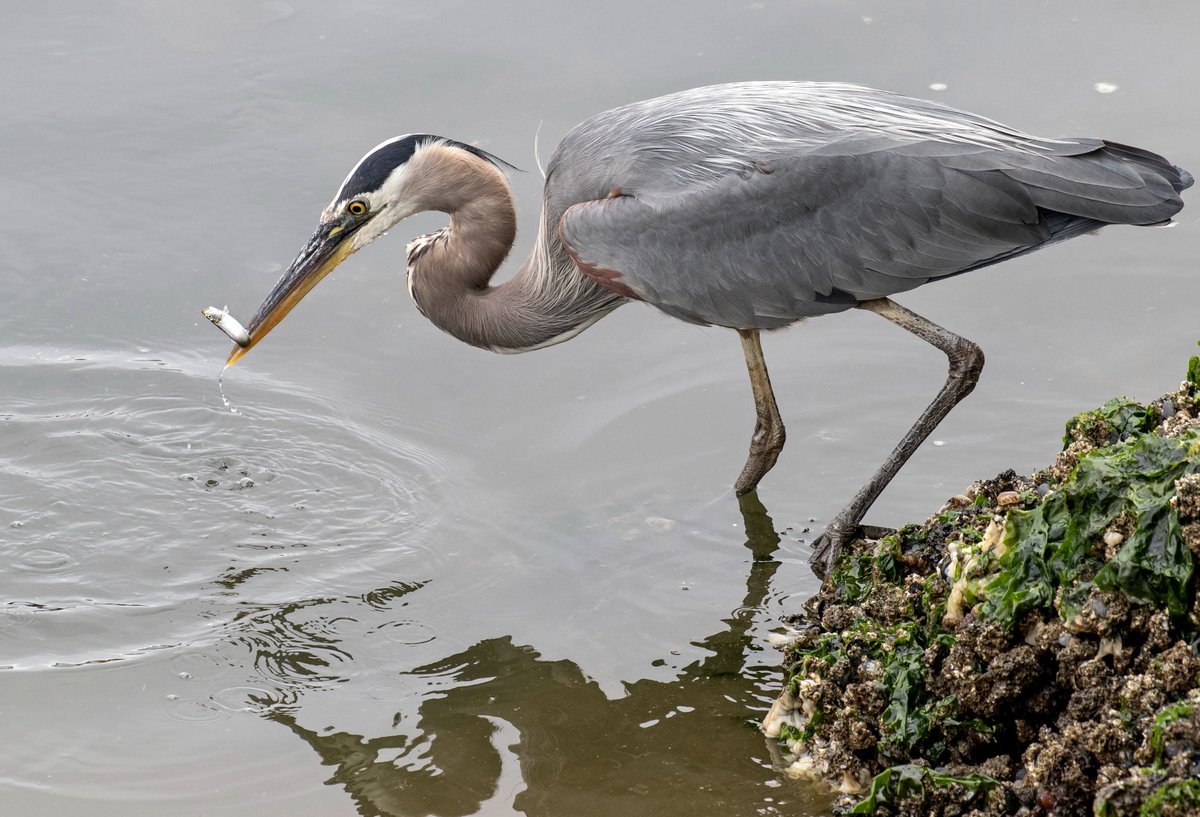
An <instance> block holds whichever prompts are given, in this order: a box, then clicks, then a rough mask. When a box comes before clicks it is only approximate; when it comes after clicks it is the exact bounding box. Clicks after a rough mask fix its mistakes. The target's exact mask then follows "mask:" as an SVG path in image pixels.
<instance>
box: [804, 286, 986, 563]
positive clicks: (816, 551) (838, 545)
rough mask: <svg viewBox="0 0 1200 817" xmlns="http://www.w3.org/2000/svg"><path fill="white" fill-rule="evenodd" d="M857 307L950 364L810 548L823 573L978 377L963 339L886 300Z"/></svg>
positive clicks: (976, 353)
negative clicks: (938, 385) (926, 402)
mask: <svg viewBox="0 0 1200 817" xmlns="http://www.w3.org/2000/svg"><path fill="white" fill-rule="evenodd" d="M858 306H859V308H860V309H866V310H869V311H871V312H874V313H875V314H877V315H882V316H883V317H885V318H887V319H888V320H889V321H891V322H892V323H894V324H896V325H898V326H901V327H903V328H904V329H907V330H908V331H909V332H912V333H913V334H914V335H916V336H917V337H919V338H921V339H922V340H925V341H928V342H929V343H932V344H933V345H934V346H936V347H937V348H939V349H941V350H942V351H943V352H945V353H946V357H947V358H949V359H950V372H949V374H947V375H946V383H945V384H944V385H943V386H942V390H941V391H939V392H938V393H937V397H934V398H933V402H932V403H930V404H929V407H928V408H927V409H925V412H924V413H923V414H922V415H921V416H920V417H918V418H917V421H916V422H915V423H913V426H912V428H910V429H909V430H908V433H907V434H905V435H904V439H902V440H901V441H900V444H899V445H897V446H896V448H895V450H894V451H892V453H891V454H889V455H888V458H887V459H886V460H884V461H883V465H881V466H879V470H878V471H876V472H875V475H874V476H873V477H871V479H870V480H869V481H868V482H867V484H866V485H864V486H863V487H862V488H860V489H859V491H858V493H857V494H855V495H854V498H853V499H851V500H850V504H849V505H847V506H846V507H844V508H842V510H841V511H839V512H838V515H837V516H835V517H834V518H833V521H831V522H830V523H829V526H828V527H827V528H825V532H824V533H822V534H821V535H820V536H819V537H818V538H817V540H816V542H814V543H813V553H812V556H811V557H810V561H811V562H813V563H814V564H816V563H818V562H824V563H825V566H826V567H830V566H832V565H833V563H834V561H835V560H836V559H837V557H838V554H839V553H840V552H841V549H842V546H843V545H845V544H846V543H847V542H849V541H850V539H851V538H852V537H853V536H854V533H855V530H856V529H857V528H858V526H859V523H860V522H861V521H862V518H863V516H864V515H865V514H866V512H867V509H868V508H870V507H871V504H872V503H873V502H874V501H875V499H876V498H877V497H878V496H879V494H880V493H882V491H883V489H884V488H886V487H887V484H888V483H889V482H891V481H892V477H894V476H896V472H897V471H899V470H900V468H901V467H902V466H903V465H904V463H906V462H907V461H908V458H909V457H911V456H912V454H913V452H914V451H916V450H917V446H919V445H920V444H921V443H922V442H924V440H925V438H926V437H928V436H929V434H930V433H931V432H932V431H933V430H934V429H935V428H936V427H937V425H938V423H940V422H941V421H942V420H943V419H944V418H945V416H946V415H947V414H949V413H950V410H951V409H952V408H954V407H955V406H956V405H958V403H959V401H961V400H962V399H963V398H964V397H966V396H967V395H968V394H970V393H971V390H972V389H974V388H975V384H976V383H977V382H978V381H979V373H980V372H981V371H983V351H982V350H981V349H980V348H979V347H978V346H976V345H975V344H974V343H972V342H971V341H969V340H967V339H966V338H962V337H959V336H958V335H956V334H954V333H953V332H950V331H949V330H946V329H943V328H942V327H940V326H938V325H937V324H936V323H933V322H932V321H929V320H926V319H925V318H922V317H921V316H920V315H918V314H917V313H915V312H912V311H910V310H908V309H905V308H904V307H902V306H900V304H898V303H895V302H894V301H892V300H890V299H888V298H877V299H875V300H872V301H863V302H862V303H860V304H859V305H858Z"/></svg>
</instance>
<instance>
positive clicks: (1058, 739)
mask: <svg viewBox="0 0 1200 817" xmlns="http://www.w3.org/2000/svg"><path fill="white" fill-rule="evenodd" d="M1197 382H1200V360H1197V359H1193V363H1192V365H1191V366H1189V380H1188V381H1185V382H1184V383H1183V384H1182V385H1181V388H1180V389H1179V391H1177V392H1175V393H1173V394H1170V395H1167V396H1165V397H1163V398H1161V399H1160V400H1158V401H1155V402H1154V403H1151V404H1150V405H1141V404H1138V403H1135V402H1133V401H1130V400H1126V399H1114V400H1111V401H1109V402H1108V403H1106V404H1105V405H1104V406H1102V407H1100V408H1098V409H1096V410H1095V411H1091V412H1084V413H1083V414H1081V415H1079V416H1077V417H1074V418H1072V419H1071V420H1070V421H1068V423H1067V426H1066V434H1065V436H1064V440H1063V451H1062V453H1061V454H1059V456H1058V458H1057V459H1056V462H1055V463H1054V464H1053V465H1052V466H1050V467H1049V468H1047V469H1046V470H1044V471H1042V472H1039V473H1037V474H1034V475H1031V476H1029V477H1025V476H1021V475H1018V474H1015V473H1013V472H1012V471H1009V472H1006V473H1003V474H1000V475H998V476H997V477H995V478H994V479H991V480H986V481H982V482H978V483H976V484H974V485H972V486H970V487H969V488H968V489H967V490H965V491H964V492H963V493H962V494H961V495H958V496H955V497H953V498H952V499H951V500H950V501H949V502H947V504H946V506H945V507H943V508H942V509H941V511H940V512H939V513H938V514H937V515H936V516H934V517H932V518H931V519H929V520H927V521H926V522H925V523H924V524H922V525H910V526H907V527H905V528H903V529H901V530H900V531H898V532H897V533H895V534H893V535H890V536H887V537H884V538H883V539H880V540H877V541H868V540H858V541H856V542H855V543H853V545H852V546H851V547H850V548H849V549H848V551H847V552H846V553H845V554H844V555H843V557H842V558H841V560H840V561H839V562H838V564H837V565H836V566H835V568H834V570H833V572H832V573H831V574H830V576H829V577H828V579H827V581H826V582H825V584H824V587H823V588H822V590H821V592H820V593H819V594H818V595H817V596H815V597H813V598H812V599H810V600H809V601H808V602H807V603H806V605H805V608H804V612H803V614H802V615H800V616H798V617H797V619H796V620H795V621H793V622H792V625H793V627H795V629H796V633H797V634H796V637H795V640H794V642H793V643H792V644H791V645H790V646H789V647H788V648H787V654H788V662H787V663H788V667H789V673H788V676H789V680H788V684H787V688H786V690H785V692H784V694H783V695H782V696H781V697H780V700H779V701H778V702H777V703H776V705H775V707H774V708H773V709H772V711H771V713H770V714H769V715H768V717H767V720H766V721H765V722H764V728H765V729H766V731H767V733H768V734H769V735H778V736H779V737H780V739H781V740H782V741H783V742H784V743H785V744H786V746H787V749H788V750H789V752H790V753H791V755H790V757H791V758H793V759H794V760H795V765H794V769H795V770H796V772H797V774H801V773H803V774H809V775H815V776H819V777H821V778H823V779H825V780H826V781H828V782H829V783H830V784H831V785H833V786H835V787H837V788H838V789H839V790H840V791H841V792H843V796H842V797H841V799H840V800H839V806H838V809H839V811H840V812H841V813H856V814H896V815H922V816H924V815H935V816H936V815H969V816H970V817H983V816H984V815H1012V814H1016V815H1027V816H1029V817H1033V816H1035V815H1045V816H1046V817H1050V816H1051V815H1057V816H1060V817H1070V816H1071V815H1081V817H1083V816H1084V815H1093V814H1094V815H1100V816H1101V817H1118V816H1119V815H1160V814H1161V815H1168V816H1169V817H1176V815H1192V816H1193V817H1200V653H1198V650H1200V601H1198V600H1197V595H1198V594H1197V590H1198V586H1200V571H1197V570H1196V569H1195V566H1196V560H1197V559H1200V396H1198V388H1197Z"/></svg>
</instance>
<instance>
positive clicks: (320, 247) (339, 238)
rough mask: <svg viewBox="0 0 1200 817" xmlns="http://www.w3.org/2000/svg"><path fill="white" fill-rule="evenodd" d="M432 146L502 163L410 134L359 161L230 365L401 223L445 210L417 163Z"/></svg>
mask: <svg viewBox="0 0 1200 817" xmlns="http://www.w3.org/2000/svg"><path fill="white" fill-rule="evenodd" d="M433 145H445V146H448V147H452V148H458V149H461V150H465V151H467V152H469V153H472V154H474V155H475V156H478V157H480V158H481V159H485V160H486V161H488V162H491V163H493V164H501V163H502V162H501V160H499V159H497V158H496V157H494V156H492V155H491V154H489V153H487V152H486V151H483V150H480V149H479V148H476V147H472V146H470V145H465V144H463V143H461V142H455V141H453V140H450V139H444V138H442V137H440V136H431V135H429V134H407V135H405V136H397V137H396V138H394V139H389V140H388V141H386V142H384V143H383V144H381V145H378V146H377V147H375V148H373V149H372V150H371V151H370V152H369V153H368V154H367V155H366V156H364V157H362V159H360V160H359V162H358V164H357V165H355V166H354V169H353V170H351V171H350V175H348V176H347V177H346V180H345V181H343V182H342V186H341V187H340V188H339V189H338V192H337V195H336V196H334V197H333V201H331V202H330V203H329V205H328V206H327V207H326V208H325V210H324V212H322V213H321V220H320V223H319V224H318V225H317V229H316V231H315V232H314V233H313V235H312V237H311V238H310V239H309V240H308V243H306V244H305V245H304V249H302V250H301V251H300V254H299V255H297V256H296V259H295V260H294V261H292V263H291V266H289V267H288V268H287V271H286V272H284V273H283V275H282V276H281V277H280V278H279V280H278V281H276V282H275V286H274V287H273V288H272V289H271V291H270V292H269V293H268V294H267V297H266V299H265V300H263V302H262V305H261V306H259V308H258V311H257V312H255V313H254V317H253V318H251V319H250V324H249V325H248V326H247V332H248V333H249V335H250V342H249V343H248V344H247V345H246V346H235V347H234V348H233V351H232V352H230V354H229V358H228V360H227V361H226V363H227V364H233V363H236V362H237V361H238V360H240V359H241V358H242V357H243V356H244V355H245V354H246V353H247V352H248V351H250V349H252V348H253V347H254V346H255V345H256V344H257V343H258V342H259V341H260V340H262V339H263V338H264V337H266V336H267V334H268V333H269V332H270V331H271V330H272V329H273V328H275V326H276V325H277V324H278V323H279V322H280V321H282V320H283V319H284V317H285V316H287V314H288V313H289V312H291V311H292V308H293V307H294V306H295V305H296V304H298V303H300V300H301V299H302V298H303V297H304V296H305V295H307V294H308V291H309V290H311V289H312V288H313V287H314V286H316V285H317V283H318V282H319V281H320V280H321V279H322V278H324V277H325V276H326V275H328V274H329V273H330V272H332V271H333V269H334V268H335V267H337V265H338V264H340V263H342V261H344V260H345V259H346V258H347V257H348V256H350V255H352V254H353V253H355V252H357V251H358V250H360V249H362V248H363V247H365V246H367V245H368V244H370V243H371V242H372V241H374V240H375V239H376V238H378V237H379V236H381V235H383V234H384V233H386V232H387V231H388V230H389V229H391V228H392V227H393V226H395V225H396V223H397V222H399V221H401V220H403V219H405V218H408V217H409V216H411V215H413V214H415V213H419V212H422V211H425V210H437V209H442V208H441V207H439V205H438V203H437V200H436V198H435V199H432V200H431V197H430V195H429V193H430V190H431V189H436V186H437V181H438V180H436V179H429V178H427V176H428V173H427V172H426V171H425V170H424V169H422V164H423V163H422V162H420V161H419V158H420V154H421V152H422V151H423V150H424V149H425V148H427V147H430V146H433Z"/></svg>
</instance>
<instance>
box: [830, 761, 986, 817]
mask: <svg viewBox="0 0 1200 817" xmlns="http://www.w3.org/2000/svg"><path fill="white" fill-rule="evenodd" d="M995 785H997V783H996V781H995V780H993V779H992V778H990V777H988V776H986V775H982V774H969V775H966V776H964V777H955V776H954V775H950V774H946V773H945V772H939V771H936V770H934V769H927V768H925V767H924V766H914V765H912V764H903V765H900V766H891V767H889V768H887V769H884V770H883V771H882V772H880V773H879V774H877V775H875V777H874V778H872V780H871V788H870V790H869V791H868V792H867V796H866V797H864V798H863V799H862V800H860V801H858V802H857V803H855V804H854V806H853V807H852V808H851V809H850V811H849V812H847V813H848V814H874V813H875V812H876V810H877V809H878V808H879V807H880V806H894V805H896V804H897V803H899V802H900V801H901V800H904V799H906V798H908V797H921V798H924V797H926V795H927V791H928V789H932V788H945V787H947V786H958V787H960V788H962V789H964V790H965V791H966V792H967V795H968V796H967V799H972V798H974V797H975V796H976V795H977V794H979V793H982V792H987V791H988V790H989V789H991V788H992V787H993V786H995Z"/></svg>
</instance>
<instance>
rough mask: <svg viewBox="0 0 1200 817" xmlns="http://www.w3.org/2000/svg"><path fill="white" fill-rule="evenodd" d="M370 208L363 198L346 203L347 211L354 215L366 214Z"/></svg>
mask: <svg viewBox="0 0 1200 817" xmlns="http://www.w3.org/2000/svg"><path fill="white" fill-rule="evenodd" d="M369 209H370V208H369V207H367V203H366V202H365V201H362V200H361V199H355V200H354V201H352V202H350V203H349V204H347V205H346V212H347V213H349V214H350V215H352V216H365V215H366V214H367V210H369Z"/></svg>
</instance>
